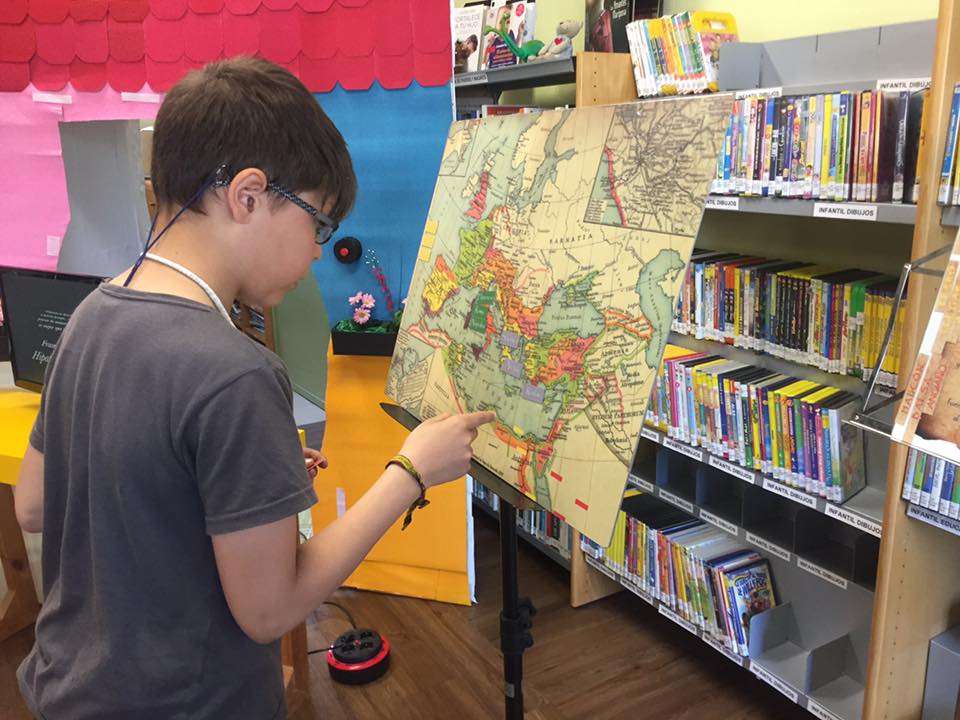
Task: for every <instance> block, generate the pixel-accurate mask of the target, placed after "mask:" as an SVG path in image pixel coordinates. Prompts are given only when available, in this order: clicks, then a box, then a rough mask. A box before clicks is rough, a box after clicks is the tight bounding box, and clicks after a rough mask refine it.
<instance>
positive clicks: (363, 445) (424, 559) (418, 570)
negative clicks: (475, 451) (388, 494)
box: [313, 355, 470, 605]
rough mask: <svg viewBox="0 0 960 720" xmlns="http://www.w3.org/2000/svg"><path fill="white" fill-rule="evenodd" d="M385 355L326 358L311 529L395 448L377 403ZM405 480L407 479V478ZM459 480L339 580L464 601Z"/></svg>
mask: <svg viewBox="0 0 960 720" xmlns="http://www.w3.org/2000/svg"><path fill="white" fill-rule="evenodd" d="M389 366H390V358H385V357H361V356H346V355H330V356H329V367H328V375H327V378H328V382H327V427H326V430H325V433H324V440H323V453H324V455H326V457H327V459H328V460H329V461H330V467H329V468H328V469H327V470H321V471H320V473H319V475H318V476H317V480H316V482H315V487H316V489H317V496H318V497H319V502H318V503H317V505H316V506H315V507H314V509H313V525H314V528H315V532H316V531H319V530H320V529H321V528H323V527H325V526H326V525H329V524H330V523H331V522H332V521H333V520H335V519H336V517H337V490H338V489H341V490H342V492H343V495H344V497H345V500H346V507H348V508H349V507H350V505H352V504H353V503H354V502H356V500H357V499H358V498H359V497H360V496H361V495H362V494H363V493H364V492H366V491H367V490H368V489H369V488H370V487H371V486H372V485H373V483H374V482H376V480H377V478H378V477H380V474H381V473H382V472H383V466H384V463H386V462H387V460H389V459H390V458H391V457H392V456H393V455H394V454H395V453H396V452H398V451H399V450H400V446H401V445H402V444H403V441H404V439H405V438H406V436H407V431H406V430H405V429H404V428H403V427H402V426H401V425H400V424H398V423H397V422H396V421H395V420H393V419H392V418H390V417H389V416H387V415H386V413H384V412H383V410H382V409H381V408H380V403H381V402H383V401H385V400H387V398H386V396H385V395H384V394H383V388H384V385H385V384H386V378H387V370H388V368H389ZM410 482H413V480H411V481H410ZM464 483H465V481H464V480H463V479H461V480H457V481H456V482H452V483H448V484H446V485H443V486H441V487H435V488H431V489H430V491H429V492H428V493H427V497H428V499H429V500H430V505H429V506H427V507H425V508H423V509H421V510H417V511H416V512H415V513H414V516H413V523H412V524H411V525H410V526H409V527H408V528H407V529H406V530H404V531H403V532H401V531H400V524H401V520H398V521H397V522H396V523H395V524H394V525H393V527H391V528H390V530H389V531H387V534H386V535H385V536H384V537H383V538H382V539H381V540H380V542H378V543H377V544H376V545H375V546H374V548H373V550H372V551H371V552H370V554H369V555H368V556H367V558H366V560H364V561H363V563H361V565H360V567H359V568H357V570H356V571H355V572H354V573H353V575H351V576H350V577H349V578H348V579H347V581H346V582H345V583H344V585H347V586H349V587H356V588H360V589H363V590H376V591H379V592H387V593H394V594H397V595H409V596H413V597H421V598H427V599H430V600H441V601H444V602H452V603H458V604H460V605H469V604H470V584H469V578H468V575H467V497H466V487H465V484H464Z"/></svg>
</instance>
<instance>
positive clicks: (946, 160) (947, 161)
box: [937, 83, 960, 205]
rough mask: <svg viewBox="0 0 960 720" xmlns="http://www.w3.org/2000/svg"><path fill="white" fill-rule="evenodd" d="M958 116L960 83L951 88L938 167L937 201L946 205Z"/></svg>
mask: <svg viewBox="0 0 960 720" xmlns="http://www.w3.org/2000/svg"><path fill="white" fill-rule="evenodd" d="M958 116H960V83H957V84H956V85H955V86H954V88H953V102H951V103H950V125H949V129H948V130H947V142H946V146H945V147H944V148H943V165H942V167H941V169H940V192H939V193H938V194H937V202H938V203H940V204H941V205H946V204H947V203H948V202H949V201H950V194H951V193H950V188H951V181H952V178H953V164H954V162H956V152H957V122H958Z"/></svg>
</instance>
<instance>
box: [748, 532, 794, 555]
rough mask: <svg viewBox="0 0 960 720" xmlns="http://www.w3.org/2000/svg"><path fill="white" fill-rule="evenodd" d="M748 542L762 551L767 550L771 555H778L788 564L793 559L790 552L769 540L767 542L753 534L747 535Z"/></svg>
mask: <svg viewBox="0 0 960 720" xmlns="http://www.w3.org/2000/svg"><path fill="white" fill-rule="evenodd" d="M747 542H748V543H752V544H753V545H756V546H757V547H758V548H760V549H761V550H766V551H767V552H768V553H770V554H771V555H776V556H777V557H778V558H780V559H781V560H786V561H787V562H790V558H791V557H792V555H791V553H790V551H789V550H785V549H784V548H782V547H780V546H779V545H774V544H773V543H772V542H770V541H769V540H765V539H764V538H762V537H760V536H759V535H754V534H753V533H747Z"/></svg>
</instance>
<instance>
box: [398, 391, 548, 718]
mask: <svg viewBox="0 0 960 720" xmlns="http://www.w3.org/2000/svg"><path fill="white" fill-rule="evenodd" d="M380 407H381V408H383V411H384V412H385V413H387V415H389V416H390V417H391V418H393V419H394V420H396V421H397V422H398V423H400V424H401V425H403V427H405V428H406V429H407V430H413V429H414V428H415V427H417V426H418V425H419V424H420V420H418V419H417V418H415V417H414V416H413V415H412V414H411V413H409V412H407V411H406V410H404V409H403V408H402V407H400V406H399V405H392V404H390V403H380ZM470 475H471V476H472V477H473V479H474V480H475V481H476V482H479V483H482V484H483V485H485V486H486V487H487V488H488V489H489V490H490V491H491V492H493V493H494V494H496V495H497V496H498V497H499V498H500V573H501V576H502V590H501V592H502V597H503V600H502V603H503V604H502V607H501V610H500V650H501V651H502V652H503V696H504V717H505V718H506V720H523V652H524V651H525V650H526V649H527V648H528V647H530V646H532V645H533V635H532V634H531V632H530V630H531V628H532V627H533V616H534V615H536V614H537V610H536V608H535V607H534V606H533V603H532V602H531V600H530V598H527V597H523V598H522V597H520V582H519V575H518V572H517V510H543V508H542V507H540V506H539V505H537V503H535V502H534V501H533V500H531V499H530V498H528V497H527V496H526V495H524V494H523V493H521V492H520V491H519V490H517V489H516V488H514V487H513V486H512V485H510V484H508V483H506V482H504V481H503V480H502V479H501V478H499V477H497V476H496V475H494V474H493V473H492V472H490V471H489V470H487V468H485V467H483V465H480V464H479V463H478V462H476V461H475V460H473V461H471V462H470Z"/></svg>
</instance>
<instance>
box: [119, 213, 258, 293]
mask: <svg viewBox="0 0 960 720" xmlns="http://www.w3.org/2000/svg"><path fill="white" fill-rule="evenodd" d="M198 220H199V222H198ZM202 220H203V219H202V218H197V219H194V218H191V219H190V220H188V221H186V222H185V218H183V217H181V218H180V219H179V220H177V222H176V224H174V225H173V226H172V227H171V228H170V229H169V230H168V231H167V232H165V233H164V235H163V237H162V238H161V239H160V242H158V243H157V244H156V246H155V247H153V248H152V249H151V250H150V253H151V254H152V255H159V256H161V257H164V258H166V259H168V260H172V261H173V262H175V263H177V264H179V265H182V266H183V267H185V268H187V269H188V270H191V271H192V272H193V273H194V274H196V275H198V276H199V277H200V278H201V279H202V280H203V281H204V282H205V283H207V285H209V286H210V288H211V289H212V290H213V292H214V293H216V294H217V296H218V297H219V298H220V302H222V303H223V306H224V307H226V308H229V307H230V306H231V305H232V304H233V301H234V300H235V299H236V297H237V294H238V291H239V283H238V282H237V279H236V277H235V275H234V273H233V272H232V271H233V267H232V266H231V265H230V264H229V263H227V262H225V261H224V259H223V252H222V247H221V245H222V243H220V242H218V240H217V239H215V238H213V237H211V235H210V234H209V233H207V232H204V230H205V228H204V227H203V225H204V224H205V223H203V222H202ZM181 223H183V224H182V225H181ZM164 226H165V223H164V222H158V223H157V227H160V228H163V227H164ZM128 274H129V270H125V271H124V272H122V273H120V275H118V276H117V278H115V279H114V280H113V281H112V282H114V283H119V284H121V285H122V284H123V282H124V281H125V280H126V279H127V275H128ZM128 287H130V288H133V289H134V290H142V291H144V292H156V293H163V294H166V295H175V296H179V297H184V298H187V299H190V300H195V301H197V302H200V303H202V304H204V305H209V306H211V307H213V306H214V303H213V302H212V301H211V299H210V298H209V297H208V296H207V294H206V293H205V292H204V291H203V289H202V288H201V287H200V286H199V285H198V284H197V283H196V282H194V281H193V280H191V279H190V278H188V277H187V276H185V275H183V274H182V273H180V272H177V271H176V270H174V269H173V268H169V267H166V266H165V265H161V264H160V263H157V262H153V261H151V260H149V259H145V260H144V261H143V264H142V265H141V266H140V268H139V269H138V270H137V272H136V274H134V276H133V279H132V280H131V281H130V284H129V286H128Z"/></svg>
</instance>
